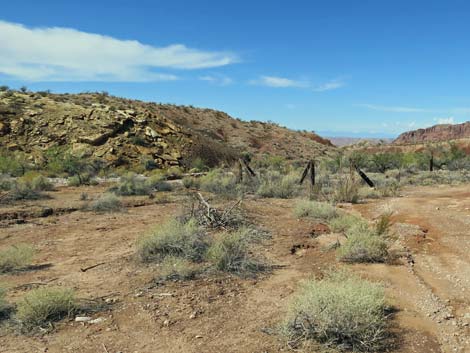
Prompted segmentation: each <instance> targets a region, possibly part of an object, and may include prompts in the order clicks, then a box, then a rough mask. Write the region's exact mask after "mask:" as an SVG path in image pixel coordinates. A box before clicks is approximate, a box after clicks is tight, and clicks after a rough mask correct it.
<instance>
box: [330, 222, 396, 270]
mask: <svg viewBox="0 0 470 353" xmlns="http://www.w3.org/2000/svg"><path fill="white" fill-rule="evenodd" d="M346 237H347V239H346V241H345V242H344V243H343V244H342V245H341V246H340V247H339V248H338V250H337V251H338V258H339V259H340V260H341V261H344V262H384V261H385V260H386V259H387V256H388V244H387V242H386V240H385V239H384V238H383V237H381V236H379V235H377V233H376V232H375V231H373V230H371V229H369V228H368V227H366V226H363V225H359V226H355V227H352V228H350V229H349V230H348V231H347V232H346Z"/></svg>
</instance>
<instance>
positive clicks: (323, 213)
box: [294, 200, 338, 221]
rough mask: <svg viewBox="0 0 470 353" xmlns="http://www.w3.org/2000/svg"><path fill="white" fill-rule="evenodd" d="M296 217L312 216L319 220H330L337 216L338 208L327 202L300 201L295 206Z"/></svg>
mask: <svg viewBox="0 0 470 353" xmlns="http://www.w3.org/2000/svg"><path fill="white" fill-rule="evenodd" d="M294 214H295V216H296V217H299V218H300V217H310V218H314V219H318V220H324V221H328V220H330V219H332V218H334V217H336V216H337V214H338V213H337V211H336V208H335V207H334V206H333V205H331V204H329V203H326V202H318V201H306V200H302V201H299V202H298V203H297V204H296V205H295V208H294Z"/></svg>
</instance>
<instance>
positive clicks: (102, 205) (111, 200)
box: [89, 194, 123, 213]
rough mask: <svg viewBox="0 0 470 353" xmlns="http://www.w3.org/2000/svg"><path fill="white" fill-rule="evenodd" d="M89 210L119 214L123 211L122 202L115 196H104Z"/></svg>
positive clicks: (94, 202)
mask: <svg viewBox="0 0 470 353" xmlns="http://www.w3.org/2000/svg"><path fill="white" fill-rule="evenodd" d="M89 209H90V210H91V211H93V212H97V213H105V212H119V211H121V210H122V209H123V206H122V202H121V200H119V199H118V198H117V197H116V196H115V195H114V194H103V195H101V196H100V197H99V198H98V199H97V200H95V201H93V202H92V203H91V205H90V206H89Z"/></svg>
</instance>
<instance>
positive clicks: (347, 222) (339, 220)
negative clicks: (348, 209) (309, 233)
mask: <svg viewBox="0 0 470 353" xmlns="http://www.w3.org/2000/svg"><path fill="white" fill-rule="evenodd" d="M328 225H329V227H330V230H331V231H332V232H334V233H344V232H347V231H348V230H349V229H351V228H353V227H355V226H358V225H360V226H361V225H365V226H367V223H366V221H365V220H364V219H362V218H361V217H358V216H354V215H351V214H348V213H343V214H340V215H339V216H338V217H335V218H333V219H332V220H331V221H330V222H329V223H328Z"/></svg>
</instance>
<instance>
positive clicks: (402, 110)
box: [357, 104, 428, 113]
mask: <svg viewBox="0 0 470 353" xmlns="http://www.w3.org/2000/svg"><path fill="white" fill-rule="evenodd" d="M357 106H359V107H363V108H367V109H371V110H378V111H383V112H393V113H424V112H428V110H426V109H421V108H411V107H400V106H398V107H397V106H383V105H374V104H358V105H357Z"/></svg>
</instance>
